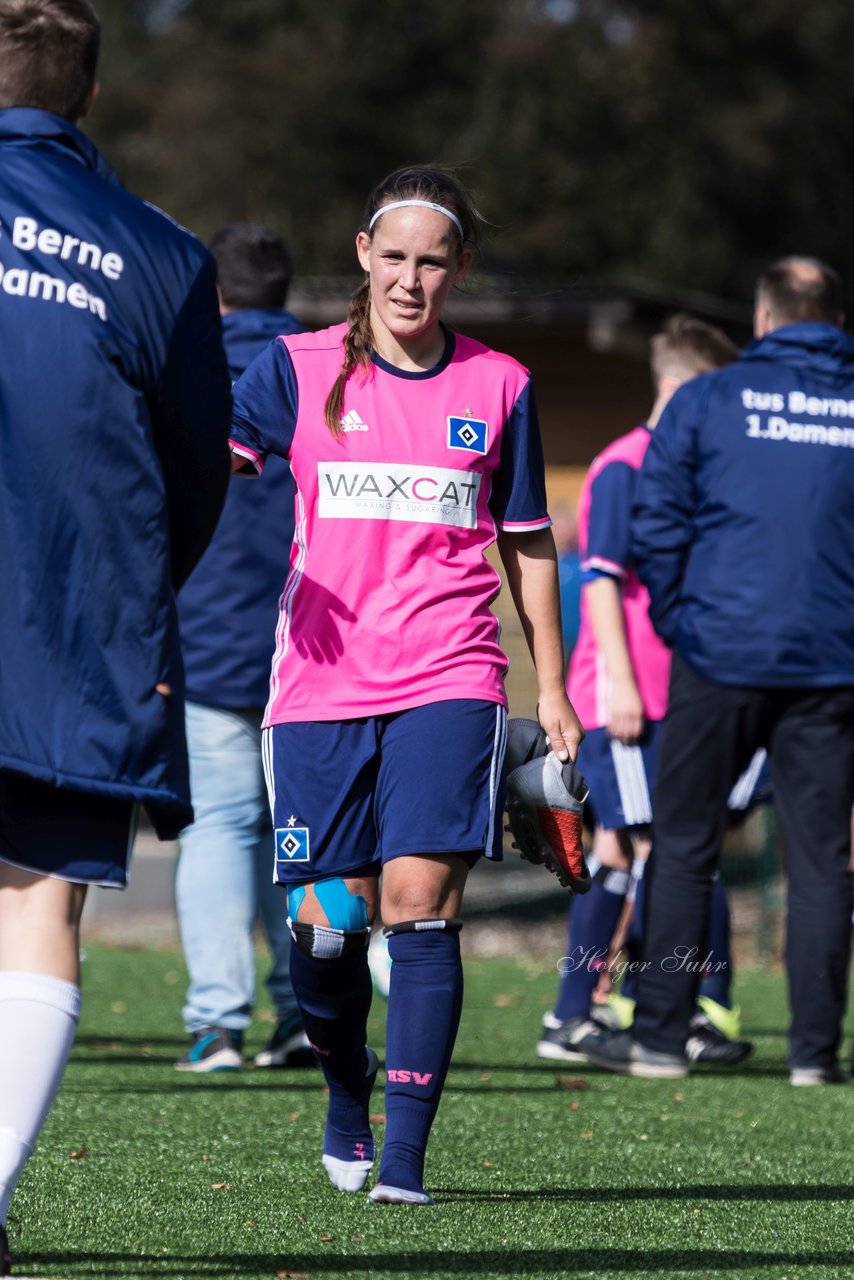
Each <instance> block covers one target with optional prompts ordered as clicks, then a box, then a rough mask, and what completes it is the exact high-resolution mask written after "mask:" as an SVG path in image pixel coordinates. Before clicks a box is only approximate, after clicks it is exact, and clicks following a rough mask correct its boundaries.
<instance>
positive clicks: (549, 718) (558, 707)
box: [537, 692, 584, 764]
mask: <svg viewBox="0 0 854 1280" xmlns="http://www.w3.org/2000/svg"><path fill="white" fill-rule="evenodd" d="M537 719H538V720H539V722H540V724H541V725H542V727H543V729H544V730H545V732H546V735H547V737H548V739H549V745H550V747H551V749H552V751H553V752H554V753H555V755H556V756H557V758H558V760H561V761H563V762H566V761H567V760H571V761H572V762H573V764H574V763H575V760H576V757H577V755H578V748H579V747H580V746H581V739H582V738H583V737H584V730H583V729H582V727H581V721H580V720H579V718H578V716H577V715H576V714H575V711H574V710H573V706H572V703H571V702H570V700H569V698H568V697H567V696H566V694H565V693H563V692H559V693H554V694H543V693H541V694H540V700H539V702H538V703H537Z"/></svg>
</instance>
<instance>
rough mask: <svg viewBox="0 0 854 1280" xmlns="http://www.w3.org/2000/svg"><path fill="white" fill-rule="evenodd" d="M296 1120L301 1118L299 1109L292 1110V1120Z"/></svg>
mask: <svg viewBox="0 0 854 1280" xmlns="http://www.w3.org/2000/svg"><path fill="white" fill-rule="evenodd" d="M294 1120H299V1112H298V1111H292V1112H291V1122H293V1121H294Z"/></svg>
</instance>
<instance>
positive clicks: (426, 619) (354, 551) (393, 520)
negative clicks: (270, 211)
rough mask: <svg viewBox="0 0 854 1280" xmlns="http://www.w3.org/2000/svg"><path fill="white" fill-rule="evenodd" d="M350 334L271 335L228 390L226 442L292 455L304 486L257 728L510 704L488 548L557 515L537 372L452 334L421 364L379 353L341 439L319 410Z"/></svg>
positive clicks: (352, 394) (256, 454)
mask: <svg viewBox="0 0 854 1280" xmlns="http://www.w3.org/2000/svg"><path fill="white" fill-rule="evenodd" d="M345 332H346V329H345V326H343V325H338V326H335V327H334V328H332V329H327V330H323V331H321V332H320V333H315V334H301V335H293V336H288V337H286V338H282V339H279V340H277V342H276V343H275V344H273V345H274V347H275V348H278V350H272V351H268V352H267V353H265V355H264V356H262V357H259V360H258V361H256V362H255V364H254V365H253V366H250V368H249V370H248V371H247V373H246V374H245V375H244V377H243V378H242V379H241V380H240V381H239V382H238V383H237V384H236V386H235V391H234V396H235V417H234V429H233V432H232V437H233V439H232V444H233V447H234V448H235V449H236V451H237V452H242V453H244V454H245V455H246V456H248V457H250V458H252V460H253V461H255V463H256V466H259V467H260V465H261V464H262V462H263V457H264V455H265V454H266V453H268V452H276V453H282V454H283V455H285V456H287V457H289V459H290V463H291V469H292V471H293V476H294V480H295V482H296V535H295V539H294V543H293V547H292V552H291V567H290V573H289V575H288V578H287V581H286V583H285V589H284V593H283V595H282V600H281V608H280V615H279V625H278V629H277V633H276V651H275V656H274V659H273V670H272V677H271V688H270V700H269V703H268V706H267V713H266V718H265V725H272V724H280V723H285V722H289V721H300V720H338V719H353V718H356V717H361V716H370V715H376V714H381V713H384V712H391V711H398V710H402V709H404V708H407V707H413V706H418V705H421V704H423V703H426V702H437V701H443V700H446V699H451V698H479V699H485V700H488V701H493V702H497V703H502V704H504V705H506V695H505V692H504V674H505V672H506V668H507V660H506V658H505V656H504V654H503V652H502V650H501V647H500V645H499V624H498V621H497V620H496V618H495V617H494V615H493V614H492V612H491V609H490V605H491V602H492V601H493V600H494V598H495V596H496V595H497V593H498V590H499V586H500V579H499V577H498V575H497V573H496V572H495V570H494V569H493V568H492V566H491V565H490V564H489V562H488V561H487V560H486V558H485V556H484V551H485V550H486V548H487V547H488V546H489V545H490V543H492V542H493V541H494V539H495V534H496V528H499V529H504V530H507V531H525V530H537V529H543V528H547V527H548V526H549V524H550V521H549V517H548V514H547V512H546V507H545V488H544V482H543V471H544V468H543V461H542V450H541V446H540V441H539V432H538V428H537V421H536V410H535V407H534V403H533V398H532V392H531V387H530V378H529V375H528V373H527V371H526V370H525V369H523V368H522V367H521V366H520V365H519V364H517V363H516V362H515V361H514V360H512V359H510V358H509V357H507V356H503V355H499V354H497V353H495V352H493V351H490V350H489V349H488V348H486V347H484V346H482V345H481V344H480V343H477V342H474V341H472V340H471V339H469V338H464V337H461V336H460V335H458V334H449V335H448V342H447V347H446V353H445V356H444V357H443V359H442V361H441V362H440V363H439V364H438V365H437V366H435V368H434V369H431V370H428V371H427V372H426V373H424V374H419V373H416V374H407V373H406V372H403V371H401V370H396V369H394V368H393V366H390V365H388V364H386V363H385V362H384V361H381V360H380V359H379V358H378V357H374V362H373V364H372V367H371V370H370V371H369V373H368V376H367V377H365V376H363V374H362V373H361V371H357V372H356V373H354V374H353V375H351V377H350V379H349V381H348V383H347V390H346V404H345V409H344V414H343V418H342V427H343V433H342V435H341V436H340V438H338V439H335V438H334V437H333V436H332V434H331V433H330V431H329V429H328V427H327V425H326V422H325V421H324V405H325V402H326V398H327V396H328V394H329V390H330V388H331V387H332V384H333V383H334V381H335V379H336V377H337V375H338V372H339V370H340V368H341V362H342V347H341V342H342V337H343V334H344V333H345Z"/></svg>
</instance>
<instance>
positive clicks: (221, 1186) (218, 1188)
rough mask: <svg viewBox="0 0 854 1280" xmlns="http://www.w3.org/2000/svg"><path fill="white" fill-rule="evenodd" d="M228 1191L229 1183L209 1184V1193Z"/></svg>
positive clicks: (229, 1188)
mask: <svg viewBox="0 0 854 1280" xmlns="http://www.w3.org/2000/svg"><path fill="white" fill-rule="evenodd" d="M230 1190H231V1183H230V1182H212V1183H211V1191H230Z"/></svg>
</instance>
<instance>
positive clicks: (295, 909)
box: [285, 884, 305, 920]
mask: <svg viewBox="0 0 854 1280" xmlns="http://www.w3.org/2000/svg"><path fill="white" fill-rule="evenodd" d="M285 896H286V897H287V900H288V915H289V916H290V918H291V920H296V918H297V916H298V915H299V909H300V907H301V906H302V904H303V899H304V898H305V886H304V885H301V884H298V885H295V886H294V887H293V889H288V890H287V892H286V895H285Z"/></svg>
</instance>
